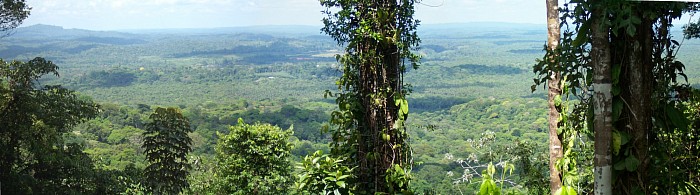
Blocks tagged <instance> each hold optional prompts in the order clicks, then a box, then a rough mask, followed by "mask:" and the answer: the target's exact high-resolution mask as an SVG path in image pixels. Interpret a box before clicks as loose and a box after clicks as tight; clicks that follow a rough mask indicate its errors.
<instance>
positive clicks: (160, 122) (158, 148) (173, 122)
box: [110, 108, 192, 194]
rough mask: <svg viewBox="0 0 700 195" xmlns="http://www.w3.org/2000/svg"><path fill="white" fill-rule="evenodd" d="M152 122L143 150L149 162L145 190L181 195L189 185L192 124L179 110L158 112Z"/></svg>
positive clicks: (164, 109)
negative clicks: (188, 155) (188, 160)
mask: <svg viewBox="0 0 700 195" xmlns="http://www.w3.org/2000/svg"><path fill="white" fill-rule="evenodd" d="M149 119H151V120H152V121H151V122H149V123H146V131H145V132H143V148H144V153H145V154H146V159H147V160H148V162H149V165H148V166H147V167H146V169H145V170H144V174H145V175H144V178H145V179H146V187H147V189H148V190H149V191H150V192H152V193H154V194H178V193H180V192H182V190H183V189H185V188H187V187H188V185H189V184H188V183H187V175H189V171H190V169H191V165H190V164H189V162H187V154H188V153H189V152H190V151H191V150H192V148H191V145H192V138H190V137H189V135H188V133H190V132H192V129H190V122H189V120H188V119H187V118H185V117H184V116H182V113H181V112H180V110H179V109H177V108H156V110H155V111H154V112H153V114H151V116H150V117H149ZM110 137H112V136H111V134H110Z"/></svg>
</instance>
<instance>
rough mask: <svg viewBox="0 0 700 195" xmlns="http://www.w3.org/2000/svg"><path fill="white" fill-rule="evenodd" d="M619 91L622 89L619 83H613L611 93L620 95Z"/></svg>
mask: <svg viewBox="0 0 700 195" xmlns="http://www.w3.org/2000/svg"><path fill="white" fill-rule="evenodd" d="M620 93H622V89H621V87H620V85H613V87H612V94H613V95H614V96H618V95H620Z"/></svg>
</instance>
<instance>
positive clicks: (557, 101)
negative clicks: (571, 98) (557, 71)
mask: <svg viewBox="0 0 700 195" xmlns="http://www.w3.org/2000/svg"><path fill="white" fill-rule="evenodd" d="M554 105H555V106H561V95H556V96H554Z"/></svg>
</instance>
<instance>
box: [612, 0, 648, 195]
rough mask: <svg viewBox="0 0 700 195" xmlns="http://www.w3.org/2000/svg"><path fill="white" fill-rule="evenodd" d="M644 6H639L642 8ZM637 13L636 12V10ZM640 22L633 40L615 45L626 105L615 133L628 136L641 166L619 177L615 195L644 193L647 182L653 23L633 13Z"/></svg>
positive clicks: (618, 42)
mask: <svg viewBox="0 0 700 195" xmlns="http://www.w3.org/2000/svg"><path fill="white" fill-rule="evenodd" d="M644 4H645V2H643V3H642V4H640V5H644ZM638 9H639V8H638ZM635 14H637V16H638V17H640V18H641V20H642V22H641V23H640V24H638V25H636V26H637V29H638V30H637V33H636V35H635V36H632V37H629V39H627V40H619V41H616V43H615V44H619V45H620V48H623V49H621V50H622V51H625V53H623V54H622V55H620V57H619V58H620V59H618V60H617V61H619V63H620V64H621V65H622V73H621V75H620V83H619V85H620V89H622V90H621V91H622V92H621V94H620V95H621V98H622V100H624V101H625V102H626V103H627V106H626V107H625V108H629V109H623V112H622V116H620V122H618V123H617V129H618V130H620V131H624V132H626V133H628V134H629V135H630V136H631V140H630V142H631V144H632V145H631V146H633V147H632V148H631V149H632V150H631V153H630V154H629V155H634V156H635V157H636V158H637V159H639V160H640V162H641V164H640V165H639V166H638V167H637V170H635V171H634V172H624V173H620V175H619V176H618V177H617V178H618V181H616V182H619V183H616V184H615V194H630V193H632V191H631V190H633V189H634V188H639V190H642V191H643V192H645V191H646V190H647V189H646V186H647V185H646V181H647V173H646V172H647V166H648V162H649V159H648V155H647V153H648V150H649V140H648V134H649V132H650V131H651V128H652V124H651V118H652V115H651V114H652V113H651V112H652V100H651V98H652V92H653V90H654V89H653V82H654V80H653V79H654V75H653V72H652V71H653V68H654V67H653V65H652V47H653V42H652V34H653V21H652V19H650V18H648V17H645V16H644V15H643V14H642V13H641V11H639V12H636V13H635Z"/></svg>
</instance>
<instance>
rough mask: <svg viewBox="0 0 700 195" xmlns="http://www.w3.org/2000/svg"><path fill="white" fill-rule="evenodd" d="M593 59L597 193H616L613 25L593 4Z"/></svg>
mask: <svg viewBox="0 0 700 195" xmlns="http://www.w3.org/2000/svg"><path fill="white" fill-rule="evenodd" d="M591 12H592V13H591V20H592V21H591V32H590V33H591V52H590V56H591V63H592V66H593V89H594V93H593V112H594V114H595V116H594V117H595V118H594V122H593V123H594V129H595V146H594V147H595V152H594V154H595V157H594V171H593V176H594V183H595V186H594V189H593V190H594V194H596V195H608V194H612V182H611V179H612V167H611V166H610V164H611V161H612V156H611V154H610V142H611V141H612V139H611V131H612V92H611V89H612V74H611V73H612V71H611V64H610V62H611V58H610V40H609V39H608V38H609V34H610V33H609V28H608V26H607V25H605V20H607V16H606V14H605V12H606V11H605V9H604V8H602V7H600V6H596V5H593V10H592V11H591Z"/></svg>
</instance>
